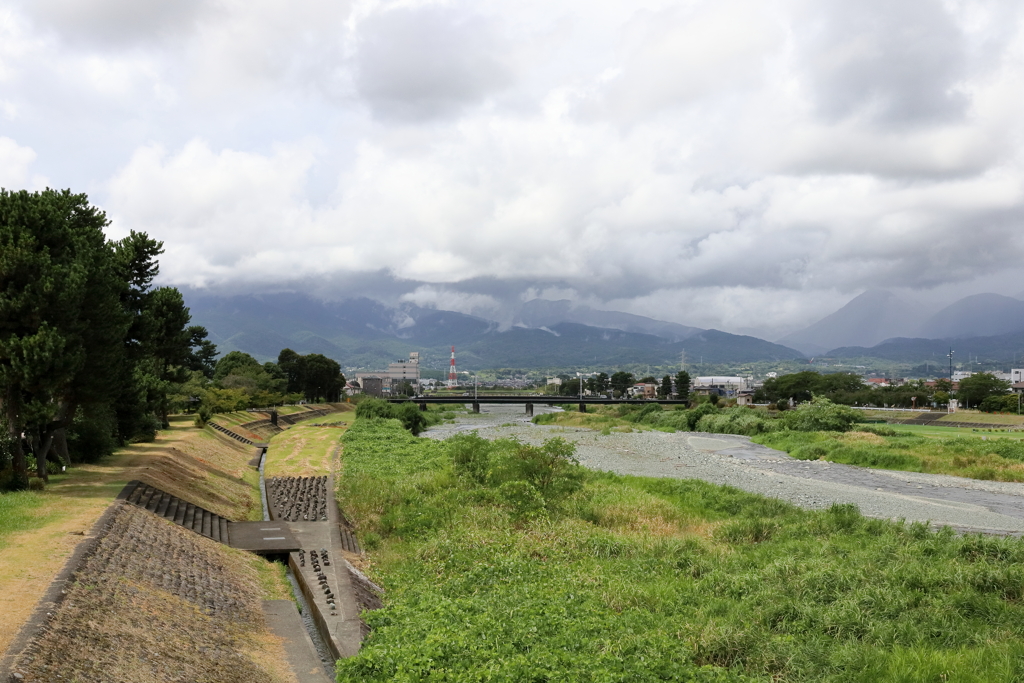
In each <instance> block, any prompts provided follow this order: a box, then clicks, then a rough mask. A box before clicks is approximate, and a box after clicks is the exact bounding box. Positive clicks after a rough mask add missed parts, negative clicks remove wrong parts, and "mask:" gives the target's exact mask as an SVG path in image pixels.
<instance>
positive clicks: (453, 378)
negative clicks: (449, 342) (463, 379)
mask: <svg viewBox="0 0 1024 683" xmlns="http://www.w3.org/2000/svg"><path fill="white" fill-rule="evenodd" d="M458 385H459V376H458V374H457V373H456V372H455V347H454V346H453V347H452V362H451V367H449V368H448V388H449V389H454V388H455V387H457V386H458Z"/></svg>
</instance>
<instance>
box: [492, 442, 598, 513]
mask: <svg viewBox="0 0 1024 683" xmlns="http://www.w3.org/2000/svg"><path fill="white" fill-rule="evenodd" d="M504 445H505V446H506V447H505V448H501V449H495V452H494V453H493V454H492V456H491V463H492V464H491V469H490V472H489V474H488V483H489V484H490V485H492V486H497V487H499V488H500V487H501V486H502V485H503V484H505V483H506V482H510V481H524V482H527V483H528V484H530V485H531V486H532V487H533V488H534V489H535V490H536V491H537V492H538V493H539V494H540V496H541V497H542V498H543V499H544V500H545V501H546V502H547V503H548V504H549V505H552V504H557V503H558V502H559V501H561V500H562V499H564V498H565V497H566V496H568V495H570V494H572V493H574V492H575V491H578V490H579V489H580V488H581V487H582V486H583V477H584V470H583V468H582V467H580V464H579V461H578V460H576V444H574V443H572V442H570V441H566V440H565V439H562V438H560V437H555V438H553V439H548V440H547V441H545V442H544V445H543V446H532V445H530V444H525V443H520V442H518V441H514V440H509V441H505V442H504Z"/></svg>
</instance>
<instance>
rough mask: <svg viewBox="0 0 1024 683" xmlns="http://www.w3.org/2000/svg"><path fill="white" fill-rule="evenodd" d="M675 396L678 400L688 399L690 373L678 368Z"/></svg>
mask: <svg viewBox="0 0 1024 683" xmlns="http://www.w3.org/2000/svg"><path fill="white" fill-rule="evenodd" d="M676 397H677V398H678V399H679V400H680V401H687V400H689V399H690V373H688V372H687V371H686V370H680V371H679V372H677V373H676Z"/></svg>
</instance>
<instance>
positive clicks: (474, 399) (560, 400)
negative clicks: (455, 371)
mask: <svg viewBox="0 0 1024 683" xmlns="http://www.w3.org/2000/svg"><path fill="white" fill-rule="evenodd" d="M385 400H387V401H388V402H389V403H418V404H419V406H420V410H426V409H427V406H428V405H430V404H431V403H436V404H454V405H466V404H472V406H473V412H474V413H479V412H480V405H481V404H484V403H504V404H509V403H511V404H518V405H523V406H525V408H526V414H527V415H533V406H534V404H537V403H540V404H541V405H548V406H554V405H565V404H576V405H577V407H578V408H579V411H580V412H581V413H585V412H587V406H607V405H613V404H619V403H626V404H629V405H637V406H648V405H651V404H652V403H657V404H658V405H663V406H682V405H688V404H689V401H684V400H679V399H667V398H659V399H653V398H650V399H643V398H597V397H596V396H584V397H583V398H582V400H581V399H580V397H579V396H542V395H537V396H523V395H522V394H513V395H509V396H502V395H500V394H499V395H495V394H487V395H484V396H415V397H413V398H389V399H385Z"/></svg>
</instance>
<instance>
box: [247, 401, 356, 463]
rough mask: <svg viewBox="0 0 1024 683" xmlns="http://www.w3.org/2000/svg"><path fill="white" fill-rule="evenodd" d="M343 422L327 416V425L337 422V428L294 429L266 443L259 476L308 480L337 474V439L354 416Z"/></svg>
mask: <svg viewBox="0 0 1024 683" xmlns="http://www.w3.org/2000/svg"><path fill="white" fill-rule="evenodd" d="M348 415H349V416H350V417H349V418H348V420H347V421H338V420H337V418H336V416H331V418H332V419H331V422H335V421H338V422H339V424H338V426H337V427H306V426H303V425H301V424H298V425H295V426H294V427H291V428H289V429H286V430H285V431H283V432H281V433H280V434H277V435H275V436H274V437H273V438H271V439H270V448H268V449H267V459H266V461H265V463H264V466H263V474H264V475H265V476H267V477H311V476H316V475H321V474H328V473H334V472H336V470H337V462H338V458H337V454H338V451H339V450H340V449H341V444H340V441H339V440H340V439H341V435H342V434H343V433H344V432H345V429H347V428H348V425H349V424H351V421H352V420H354V419H355V414H354V413H348Z"/></svg>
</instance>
